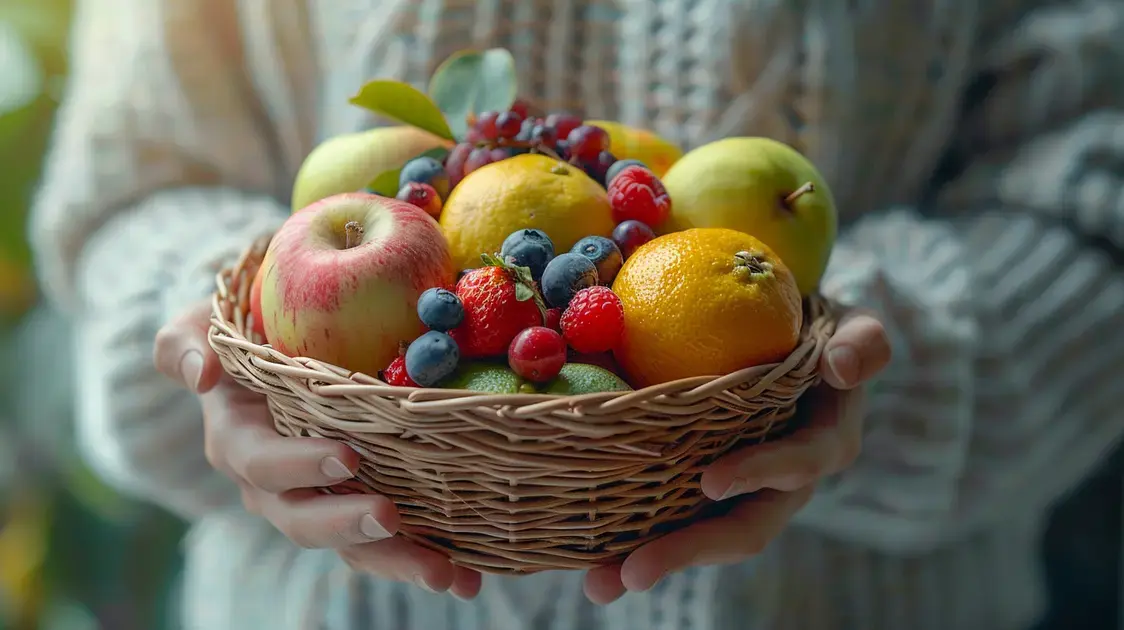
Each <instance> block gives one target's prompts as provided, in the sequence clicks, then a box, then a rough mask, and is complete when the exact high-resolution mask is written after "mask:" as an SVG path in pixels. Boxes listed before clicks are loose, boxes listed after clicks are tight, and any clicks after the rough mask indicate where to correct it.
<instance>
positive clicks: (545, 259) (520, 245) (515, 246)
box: [500, 229, 554, 280]
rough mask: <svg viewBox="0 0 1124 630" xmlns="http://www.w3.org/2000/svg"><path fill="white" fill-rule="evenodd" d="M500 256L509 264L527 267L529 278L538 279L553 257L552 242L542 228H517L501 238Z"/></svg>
mask: <svg viewBox="0 0 1124 630" xmlns="http://www.w3.org/2000/svg"><path fill="white" fill-rule="evenodd" d="M500 257H501V258H503V260H504V262H506V263H507V264H509V265H515V266H517V267H527V268H528V269H530V270H531V278H533V279H535V280H538V279H539V278H541V277H542V273H543V270H544V269H546V265H547V263H549V262H550V260H551V259H552V258H554V243H553V242H551V240H550V237H549V236H547V235H546V232H543V231H542V230H532V229H526V230H519V231H518V232H512V233H511V235H509V236H508V237H507V238H505V239H504V240H503V246H501V247H500Z"/></svg>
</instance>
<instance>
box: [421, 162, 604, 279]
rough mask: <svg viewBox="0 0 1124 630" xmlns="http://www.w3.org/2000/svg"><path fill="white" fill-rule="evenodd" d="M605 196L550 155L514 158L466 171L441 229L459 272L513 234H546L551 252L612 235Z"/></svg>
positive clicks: (449, 201)
mask: <svg viewBox="0 0 1124 630" xmlns="http://www.w3.org/2000/svg"><path fill="white" fill-rule="evenodd" d="M612 215H613V213H612V209H611V208H610V206H609V198H608V196H607V194H606V193H605V189H604V188H602V187H601V186H600V185H599V184H598V183H597V182H595V181H594V180H592V179H590V177H589V176H588V175H586V174H585V173H584V172H583V171H582V170H581V169H579V168H576V167H574V166H571V165H569V164H566V163H565V162H560V161H559V160H556V159H554V158H552V157H548V156H545V155H537V154H528V155H518V156H515V157H512V158H508V159H506V160H500V161H499V162H493V163H491V164H488V165H487V166H484V167H481V168H479V169H476V170H475V171H472V172H471V173H469V174H468V175H467V176H465V178H464V179H463V180H461V182H460V183H459V184H457V186H456V188H454V189H453V191H452V192H451V193H449V198H448V199H447V200H446V201H445V207H444V209H443V210H442V211H441V221H440V223H441V227H442V228H443V229H444V230H445V238H446V239H447V240H448V242H449V250H450V251H451V252H452V255H453V263H454V264H455V265H456V266H457V268H458V269H473V268H476V267H479V266H480V264H481V262H480V255H481V254H492V253H496V252H499V251H500V246H501V245H503V241H504V239H505V238H507V237H508V236H509V235H510V234H511V233H512V232H515V231H516V230H520V229H524V228H536V229H539V230H542V231H543V232H546V234H547V236H549V237H550V240H551V241H552V242H553V243H554V249H555V252H556V253H558V252H568V251H570V248H571V247H573V246H574V244H575V243H577V242H578V241H579V240H581V239H582V238H585V237H586V236H605V237H608V236H609V235H610V234H611V233H612V231H613V217H612Z"/></svg>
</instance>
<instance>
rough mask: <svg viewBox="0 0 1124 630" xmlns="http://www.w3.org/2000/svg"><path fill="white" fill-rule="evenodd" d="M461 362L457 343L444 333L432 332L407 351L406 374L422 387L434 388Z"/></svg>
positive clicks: (414, 343)
mask: <svg viewBox="0 0 1124 630" xmlns="http://www.w3.org/2000/svg"><path fill="white" fill-rule="evenodd" d="M460 360H461V351H460V348H458V347H457V342H455V341H453V338H452V337H450V336H449V335H447V334H445V333H443V332H437V331H436V330H431V331H429V332H427V333H425V334H424V335H422V336H421V337H418V338H417V339H415V340H414V342H413V343H411V344H410V347H409V348H407V349H406V373H407V374H409V375H410V378H412V379H414V382H415V383H417V384H418V385H420V386H421V387H433V386H435V385H437V384H438V383H440V382H441V381H443V380H445V379H446V378H448V377H449V376H450V375H452V373H453V372H455V371H456V370H457V364H458V363H459V362H460Z"/></svg>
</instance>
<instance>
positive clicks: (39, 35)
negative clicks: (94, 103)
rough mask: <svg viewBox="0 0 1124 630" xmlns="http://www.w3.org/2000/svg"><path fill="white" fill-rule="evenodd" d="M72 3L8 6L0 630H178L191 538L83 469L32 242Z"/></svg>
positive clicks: (45, 0) (2, 187)
mask: <svg viewBox="0 0 1124 630" xmlns="http://www.w3.org/2000/svg"><path fill="white" fill-rule="evenodd" d="M70 9H71V7H70V0H0V383H3V384H4V388H3V389H0V436H3V439H0V630H87V629H90V630H94V629H98V630H101V629H105V630H161V629H163V628H171V627H174V624H171V623H170V620H171V619H172V618H173V616H174V614H173V608H174V606H171V604H172V602H173V601H174V596H173V593H174V580H175V577H176V575H177V573H178V569H179V563H180V558H179V549H178V543H179V540H180V539H181V537H182V535H183V528H182V525H181V524H180V523H179V522H178V521H176V520H175V519H173V518H172V517H170V516H168V515H166V514H164V513H163V512H161V511H159V510H157V509H155V508H151V507H148V506H145V505H140V504H137V503H134V502H131V501H128V500H125V499H123V498H121V497H119V496H118V495H116V494H115V493H113V492H112V491H111V490H109V489H108V488H107V487H105V486H104V485H102V484H101V482H100V481H99V480H98V479H97V478H96V477H95V476H94V475H93V474H92V473H91V472H90V471H89V470H88V469H87V468H86V467H85V466H84V465H83V464H82V460H81V457H80V455H79V453H78V452H77V449H76V440H75V435H74V405H73V383H72V381H71V379H70V374H69V371H68V370H67V367H68V364H69V361H68V355H69V353H70V352H71V351H72V350H71V346H70V336H69V334H68V332H69V331H68V327H67V325H66V323H65V322H64V321H63V320H62V319H61V317H60V316H59V315H58V314H57V313H54V312H53V311H51V310H50V308H49V307H48V306H46V305H44V304H40V303H38V302H37V300H36V295H35V290H34V287H35V284H34V275H33V273H32V267H31V253H30V248H29V246H28V243H27V240H26V237H25V234H26V230H27V210H28V206H29V204H30V200H31V198H32V197H33V195H34V191H35V186H36V185H37V183H38V181H39V178H40V173H41V168H42V162H43V155H44V153H45V151H46V148H47V145H48V142H49V137H50V130H51V123H52V119H53V116H54V113H55V110H56V107H57V104H58V101H59V99H60V98H62V96H63V90H64V88H65V78H66V71H67V47H66V43H67V38H68V31H69V19H70Z"/></svg>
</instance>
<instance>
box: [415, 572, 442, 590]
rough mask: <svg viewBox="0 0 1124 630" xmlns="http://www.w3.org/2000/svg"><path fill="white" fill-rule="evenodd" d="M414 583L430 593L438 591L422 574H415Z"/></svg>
mask: <svg viewBox="0 0 1124 630" xmlns="http://www.w3.org/2000/svg"><path fill="white" fill-rule="evenodd" d="M414 584H415V585H417V587H418V588H420V589H424V590H427V591H429V592H430V593H436V592H437V591H436V590H435V589H434V588H433V587H431V586H430V585H428V584H426V583H425V578H423V577H422V576H420V575H415V576H414Z"/></svg>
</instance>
